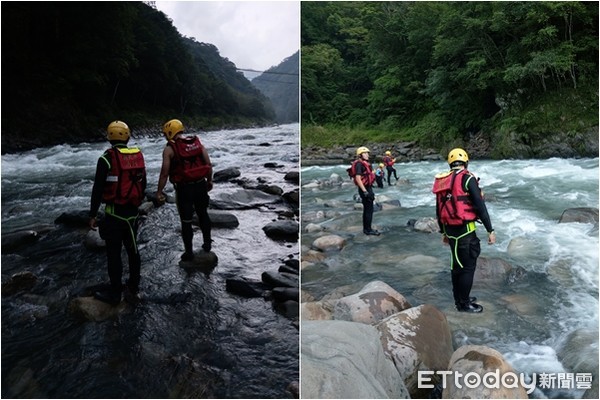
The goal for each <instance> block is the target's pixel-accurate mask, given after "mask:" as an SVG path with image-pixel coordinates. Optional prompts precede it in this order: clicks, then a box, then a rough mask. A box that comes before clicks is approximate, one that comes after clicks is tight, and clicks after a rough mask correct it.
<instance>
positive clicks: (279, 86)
mask: <svg viewBox="0 0 600 400" xmlns="http://www.w3.org/2000/svg"><path fill="white" fill-rule="evenodd" d="M299 81H300V52H296V53H294V55H292V56H291V57H288V58H286V59H285V60H284V61H283V62H282V63H281V64H279V65H277V66H276V67H272V68H269V69H268V70H267V71H265V72H264V73H262V74H261V75H260V76H258V77H256V78H254V79H253V80H252V84H253V85H254V86H256V87H257V88H258V89H259V90H260V91H261V92H262V93H263V94H265V95H266V96H267V97H268V98H269V99H270V100H271V103H272V104H273V108H274V109H275V115H276V121H277V122H279V123H289V122H298V121H299V120H300V116H299V107H298V106H299V105H298V102H299V96H300V89H299V88H300V82H299Z"/></svg>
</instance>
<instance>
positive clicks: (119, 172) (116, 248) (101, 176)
mask: <svg viewBox="0 0 600 400" xmlns="http://www.w3.org/2000/svg"><path fill="white" fill-rule="evenodd" d="M130 136H131V131H130V130H129V127H128V126H127V124H126V123H125V122H122V121H113V122H111V123H110V124H109V125H108V129H107V138H108V141H109V142H110V144H111V145H112V147H111V148H110V149H108V150H106V151H105V152H104V154H102V156H101V157H100V158H99V159H98V163H97V166H96V176H95V178H94V186H93V188H92V199H91V205H90V220H89V226H90V228H91V229H93V230H96V228H99V234H100V237H101V238H102V239H104V240H105V242H106V258H107V264H108V276H109V278H110V288H109V289H108V290H103V291H97V292H96V293H94V297H95V298H96V299H98V300H101V301H104V302H106V303H109V304H112V305H117V304H119V303H120V302H121V294H122V291H123V284H122V282H121V278H122V275H123V264H122V262H121V248H122V246H123V245H124V246H125V250H126V251H127V256H128V260H129V279H128V280H127V283H126V285H125V289H126V291H127V292H126V295H127V294H131V295H134V296H136V295H137V294H138V292H139V284H140V267H141V259H140V254H139V252H138V247H137V243H136V237H137V228H138V207H139V206H140V204H142V200H143V199H144V196H145V194H144V191H145V190H146V166H145V163H144V156H143V154H142V152H141V151H140V149H138V148H137V147H127V143H128V142H129V137H130ZM100 203H105V209H104V213H105V218H104V219H103V220H102V221H97V215H98V209H99V208H100ZM126 298H128V297H127V296H126Z"/></svg>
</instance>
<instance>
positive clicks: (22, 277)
mask: <svg viewBox="0 0 600 400" xmlns="http://www.w3.org/2000/svg"><path fill="white" fill-rule="evenodd" d="M37 280H38V277H37V276H36V275H34V274H33V273H32V272H30V271H22V272H18V273H16V274H14V275H12V276H11V277H10V278H8V277H5V276H4V275H2V296H3V297H4V296H11V295H13V294H15V293H17V292H20V291H28V290H31V289H33V287H34V286H35V284H36V283H37Z"/></svg>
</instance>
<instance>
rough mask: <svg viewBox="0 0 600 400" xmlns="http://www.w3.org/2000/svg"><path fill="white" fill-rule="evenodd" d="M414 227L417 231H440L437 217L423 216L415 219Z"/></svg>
mask: <svg viewBox="0 0 600 400" xmlns="http://www.w3.org/2000/svg"><path fill="white" fill-rule="evenodd" d="M414 229H415V230H416V231H419V232H427V233H437V232H439V231H440V226H439V224H438V222H437V219H435V218H433V217H423V218H419V219H417V220H416V221H415V224H414Z"/></svg>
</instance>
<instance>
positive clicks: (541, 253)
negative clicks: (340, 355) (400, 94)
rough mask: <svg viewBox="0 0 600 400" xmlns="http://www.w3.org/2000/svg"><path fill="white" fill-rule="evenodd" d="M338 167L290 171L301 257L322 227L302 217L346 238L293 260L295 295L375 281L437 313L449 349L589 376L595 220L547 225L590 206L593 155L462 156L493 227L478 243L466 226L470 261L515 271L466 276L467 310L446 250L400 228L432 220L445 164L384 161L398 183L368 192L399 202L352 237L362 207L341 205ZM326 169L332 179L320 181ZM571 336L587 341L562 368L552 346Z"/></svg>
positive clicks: (555, 393)
mask: <svg viewBox="0 0 600 400" xmlns="http://www.w3.org/2000/svg"><path fill="white" fill-rule="evenodd" d="M347 167H348V166H347V165H337V166H310V167H304V168H302V170H301V177H302V180H301V190H302V213H301V219H302V225H301V226H302V237H301V244H302V253H303V254H304V252H305V251H307V250H308V249H309V248H310V246H311V243H312V242H313V241H314V240H315V239H316V238H317V237H319V236H320V235H323V234H324V233H322V232H314V233H308V232H307V230H306V227H307V226H308V225H309V224H311V223H312V224H317V225H319V226H320V227H321V229H323V228H324V229H325V231H326V234H337V235H340V236H342V237H344V238H345V239H346V245H345V247H344V248H343V249H342V250H341V251H339V252H331V253H329V254H328V255H327V258H325V260H323V261H322V262H317V263H315V264H314V265H311V266H308V267H305V268H303V270H302V289H303V290H304V291H306V292H308V293H309V294H311V295H313V296H314V297H315V298H316V299H317V300H319V299H320V298H322V297H323V296H324V295H326V294H329V293H331V292H332V291H333V290H334V289H336V288H338V287H342V286H346V285H349V286H350V287H351V288H353V290H354V292H356V291H358V290H359V289H360V288H362V287H363V286H364V285H365V284H367V283H369V282H371V281H375V280H381V281H384V282H386V283H387V284H389V285H390V286H392V287H393V288H394V289H396V290H397V291H398V292H399V293H401V294H402V295H404V296H405V297H406V298H407V300H408V301H409V302H410V303H411V304H412V305H413V306H415V305H419V304H425V303H428V304H433V305H434V306H436V307H437V308H438V309H440V310H441V311H442V312H444V313H445V314H446V315H447V318H448V321H449V323H450V327H451V329H452V332H453V341H454V347H455V349H456V348H458V347H460V346H461V345H465V344H477V345H485V346H489V347H491V348H494V349H496V350H498V351H499V352H501V353H502V354H503V356H504V357H505V359H506V360H507V361H508V362H509V363H510V364H511V365H512V366H513V367H514V368H515V370H516V371H517V372H519V373H520V372H523V373H525V374H526V375H527V376H529V377H531V376H532V374H533V373H537V374H540V373H549V374H551V373H562V372H573V370H572V369H571V367H572V366H573V365H572V364H574V363H573V360H576V361H577V362H576V363H578V364H579V365H580V366H581V365H592V366H594V365H595V371H593V370H587V371H577V372H589V373H594V375H595V374H597V366H598V266H599V260H598V227H597V224H596V225H595V224H594V223H589V224H588V223H560V224H559V223H558V221H559V219H560V217H561V215H562V213H563V211H564V210H566V209H569V208H575V207H591V208H598V198H599V197H598V158H593V159H556V158H554V159H547V160H503V161H479V160H472V161H471V163H470V165H469V169H470V170H471V171H472V172H473V173H475V174H476V175H477V176H478V177H479V178H480V179H481V180H480V186H481V187H482V190H483V191H484V193H485V196H486V198H487V206H488V211H489V214H490V217H491V220H492V223H493V226H494V229H495V231H496V234H497V243H496V245H493V246H490V245H488V244H487V234H486V232H485V229H484V228H483V226H482V225H479V226H478V229H477V232H478V236H479V238H480V239H481V248H482V252H481V256H480V257H481V258H488V259H501V260H503V261H506V262H508V263H509V264H510V265H511V266H512V267H514V270H515V271H520V272H519V273H518V274H515V275H513V276H511V277H510V279H507V280H506V281H502V282H498V281H481V280H480V281H478V280H477V278H476V279H475V281H474V285H473V290H472V292H471V295H473V296H476V297H477V298H478V299H479V300H478V301H477V302H478V303H479V304H481V305H483V307H484V311H483V313H482V314H478V315H474V314H466V313H458V312H456V311H455V310H454V304H453V300H452V289H451V281H450V271H449V262H450V252H449V248H448V247H447V246H444V245H443V244H442V242H441V237H440V235H439V234H437V233H426V232H418V231H415V230H413V229H412V228H411V227H410V226H409V221H410V220H415V219H419V218H423V217H434V218H435V198H434V196H433V195H432V193H431V187H432V184H433V176H434V175H435V174H436V173H438V172H442V171H444V170H446V169H447V165H446V164H445V163H444V162H443V161H439V162H437V161H436V162H434V161H423V162H409V163H401V164H396V165H395V167H396V169H397V171H398V176H399V178H400V179H401V180H400V181H399V182H398V184H397V185H392V186H388V185H387V183H386V184H385V187H384V188H383V189H378V188H375V189H374V191H375V194H376V195H377V196H381V195H385V196H386V197H387V198H388V199H392V200H399V201H400V203H401V207H396V208H390V209H383V210H381V211H376V212H375V213H374V216H373V226H374V228H375V229H378V230H380V231H381V232H382V235H381V236H366V235H363V234H362V223H361V216H362V211H360V210H355V209H354V208H353V207H354V205H355V201H354V200H353V197H354V196H355V194H356V192H357V191H356V187H355V186H354V185H353V184H352V183H351V181H350V178H349V177H348V176H347V173H346V168H347ZM332 174H337V175H339V176H340V177H341V180H342V182H343V183H342V184H341V185H339V184H338V185H336V184H326V182H331V181H332V179H331V176H332ZM335 180H336V179H335V177H334V179H333V181H335ZM406 180H407V181H408V182H406ZM393 181H394V179H393V178H392V182H393ZM402 182H404V183H402ZM316 184H318V185H316ZM380 198H381V197H380ZM351 293H352V292H351ZM573 335H576V336H577V337H579V338H580V339H581V338H587V341H586V339H582V342H581V343H585V344H581V345H580V346H579V347H577V346H575V347H574V348H573V347H571V349H570V351H569V356H570V357H572V359H571V363H570V364H571V365H566V363H565V361H564V359H565V357H564V355H563V356H559V352H560V350H561V349H562V348H563V346H564V345H565V343H566V342H567V341H568V340H569V338H573ZM596 378H597V377H596ZM595 384H596V385H597V382H595ZM582 394H583V392H582V390H569V389H566V388H565V389H560V388H558V387H557V386H555V387H554V388H547V389H545V390H542V389H536V390H535V391H534V392H533V393H532V394H531V395H530V396H531V397H533V398H578V397H581V396H582Z"/></svg>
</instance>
